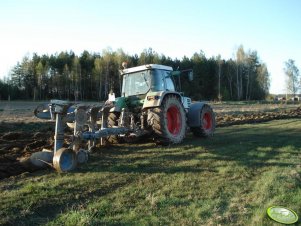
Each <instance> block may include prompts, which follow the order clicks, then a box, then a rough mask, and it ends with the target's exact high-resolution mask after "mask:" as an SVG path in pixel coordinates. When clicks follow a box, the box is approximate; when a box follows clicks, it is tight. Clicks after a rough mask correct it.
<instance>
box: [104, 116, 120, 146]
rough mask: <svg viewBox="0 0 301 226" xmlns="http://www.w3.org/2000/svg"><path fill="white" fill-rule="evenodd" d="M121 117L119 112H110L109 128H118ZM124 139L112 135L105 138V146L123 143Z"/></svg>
mask: <svg viewBox="0 0 301 226" xmlns="http://www.w3.org/2000/svg"><path fill="white" fill-rule="evenodd" d="M119 117H120V113H119V112H110V113H109V116H108V121H107V123H108V127H111V128H112V127H115V126H118V119H119ZM121 141H122V139H121V138H120V137H119V136H118V135H110V136H108V137H106V138H105V144H118V143H121Z"/></svg>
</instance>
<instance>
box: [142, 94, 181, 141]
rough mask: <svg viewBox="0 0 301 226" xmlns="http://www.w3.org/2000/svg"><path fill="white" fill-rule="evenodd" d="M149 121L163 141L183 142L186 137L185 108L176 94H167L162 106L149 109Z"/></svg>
mask: <svg viewBox="0 0 301 226" xmlns="http://www.w3.org/2000/svg"><path fill="white" fill-rule="evenodd" d="M147 121H148V125H149V126H150V127H151V129H152V130H153V131H154V133H155V134H156V135H157V136H158V137H159V140H160V141H162V142H163V143H174V144H176V143H181V142H182V140H183V139H184V138H185V134H186V114H185V110H184V107H183V105H182V103H181V101H180V100H179V98H177V97H176V96H174V95H170V96H166V97H165V98H164V100H163V102H162V104H161V106H160V107H156V108H151V109H149V112H148V117H147Z"/></svg>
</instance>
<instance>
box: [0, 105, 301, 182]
mask: <svg viewBox="0 0 301 226" xmlns="http://www.w3.org/2000/svg"><path fill="white" fill-rule="evenodd" d="M38 104H39V103H37V102H4V103H3V102H0V179H3V178H7V177H10V176H15V175H19V174H22V173H24V172H31V171H34V170H36V169H34V168H29V167H28V166H25V165H24V164H23V163H22V161H23V160H24V159H26V158H28V157H29V156H30V155H31V154H32V153H34V152H37V151H41V150H42V149H43V148H45V149H53V143H54V139H53V136H54V125H55V124H54V122H50V121H47V120H46V121H45V120H40V119H37V118H35V117H34V116H33V110H34V109H35V107H36V106H37V105H38ZM213 108H214V111H215V113H216V125H217V127H224V126H231V125H239V124H246V123H261V122H266V121H270V120H277V119H289V118H301V108H300V107H294V108H288V109H286V110H280V111H274V110H273V111H267V112H265V111H261V112H258V111H257V112H255V113H254V112H247V113H238V112H231V111H227V112H223V111H220V110H219V109H218V107H216V108H215V106H213Z"/></svg>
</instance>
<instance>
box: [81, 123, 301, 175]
mask: <svg viewBox="0 0 301 226" xmlns="http://www.w3.org/2000/svg"><path fill="white" fill-rule="evenodd" d="M295 123H300V120H290V121H278V123H277V124H276V125H274V124H271V123H261V124H258V125H252V126H249V125H247V126H243V127H242V128H241V126H239V127H228V128H226V129H220V130H219V131H218V132H217V134H216V135H215V137H213V138H210V139H197V138H194V137H192V136H188V137H187V138H186V140H185V141H184V143H183V144H180V145H172V146H170V147H164V146H161V147H160V146H155V145H149V144H146V145H143V144H137V145H135V144H132V145H128V144H126V145H123V146H113V147H109V148H103V149H100V150H99V151H98V152H96V153H94V154H93V155H92V157H91V160H90V162H89V163H88V166H87V167H84V168H82V171H94V172H121V173H179V172H180V173H181V172H182V173H187V172H203V171H210V172H217V169H215V167H214V166H212V165H210V164H208V162H212V161H220V162H223V163H224V164H227V162H229V161H231V162H236V163H237V164H239V165H242V166H245V167H248V168H261V167H270V166H277V167H287V166H294V165H297V164H298V163H297V162H296V161H293V160H292V159H293V158H294V157H296V156H298V154H299V151H298V150H300V148H301V140H300V132H301V129H298V127H297V129H296V127H294V126H293V127H291V126H292V125H294V124H295ZM287 147H289V150H284V149H285V148H287ZM283 154H285V155H283ZM192 160H195V161H194V162H193V164H191V163H189V162H190V161H192ZM185 162H187V164H186V165H185V164H182V163H185Z"/></svg>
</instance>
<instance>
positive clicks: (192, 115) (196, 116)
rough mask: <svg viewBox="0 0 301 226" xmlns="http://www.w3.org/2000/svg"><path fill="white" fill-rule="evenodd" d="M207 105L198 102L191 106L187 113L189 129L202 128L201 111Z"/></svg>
mask: <svg viewBox="0 0 301 226" xmlns="http://www.w3.org/2000/svg"><path fill="white" fill-rule="evenodd" d="M205 105H206V103H205V102H197V103H193V104H192V105H191V106H190V108H189V110H188V113H187V124H188V126H189V127H198V126H201V123H202V122H201V111H202V108H203V107H204V106H205Z"/></svg>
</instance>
